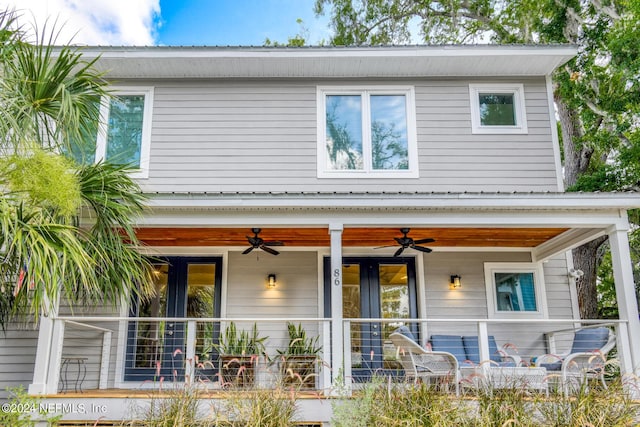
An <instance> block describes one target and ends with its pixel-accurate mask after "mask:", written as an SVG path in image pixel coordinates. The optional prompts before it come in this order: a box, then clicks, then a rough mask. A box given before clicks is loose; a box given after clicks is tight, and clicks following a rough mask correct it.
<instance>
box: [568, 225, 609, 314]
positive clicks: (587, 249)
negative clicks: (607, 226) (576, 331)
mask: <svg viewBox="0 0 640 427" xmlns="http://www.w3.org/2000/svg"><path fill="white" fill-rule="evenodd" d="M606 241H607V237H604V236H603V237H600V238H598V239H596V240H592V241H591V242H589V243H586V244H584V245H582V246H580V247H577V248H575V249H574V250H573V266H574V268H575V269H576V270H582V271H583V272H584V275H583V276H582V277H579V278H578V279H577V280H576V288H577V291H578V305H579V308H580V318H581V319H597V318H599V313H598V291H597V289H596V277H597V274H596V273H597V268H598V262H599V260H598V248H599V247H600V246H602V244H603V243H604V242H606Z"/></svg>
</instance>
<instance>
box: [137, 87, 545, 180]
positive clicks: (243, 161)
mask: <svg viewBox="0 0 640 427" xmlns="http://www.w3.org/2000/svg"><path fill="white" fill-rule="evenodd" d="M492 81H494V82H507V83H509V82H514V81H517V82H523V83H524V87H525V99H526V110H527V111H526V112H527V121H528V128H529V132H528V134H526V135H473V134H471V113H470V100H469V84H470V83H478V82H480V81H471V80H464V79H452V80H437V79H423V80H411V81H401V82H375V83H368V82H364V81H358V82H354V83H353V85H371V86H374V85H375V84H376V83H379V84H382V85H385V84H386V85H393V84H397V85H409V86H413V87H415V94H416V115H417V123H416V126H417V127H416V130H417V136H418V161H419V169H420V178H417V179H362V178H354V179H333V178H331V179H318V178H317V150H318V148H317V126H318V123H317V114H316V89H317V86H319V85H320V86H322V85H336V84H341V83H345V82H334V81H332V82H327V81H304V82H300V81H289V80H283V81H264V82H258V81H207V80H202V81H169V82H167V81H163V82H145V83H144V84H149V85H153V86H154V87H155V92H154V101H155V102H154V108H153V131H152V138H151V139H152V143H151V163H150V173H149V178H148V179H145V180H142V181H141V184H142V185H143V188H144V189H145V190H147V191H152V192H153V191H161V192H163V191H176V192H187V191H192V192H199V191H208V192H212V191H241V192H244V191H371V190H375V191H397V190H398V189H399V188H400V189H402V190H404V191H481V190H482V191H553V190H556V189H557V188H556V185H557V180H556V170H555V159H554V154H553V148H552V141H551V129H550V123H549V114H548V102H547V97H546V88H545V82H544V79H524V80H513V79H504V80H502V79H501V80H492ZM483 82H485V81H483ZM345 84H348V83H345ZM346 87H348V86H346Z"/></svg>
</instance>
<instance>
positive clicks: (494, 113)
mask: <svg viewBox="0 0 640 427" xmlns="http://www.w3.org/2000/svg"><path fill="white" fill-rule="evenodd" d="M469 95H470V99H471V125H472V131H473V133H494V134H498V133H527V120H526V114H525V108H524V88H523V86H522V85H521V84H516V85H513V84H512V85H506V84H505V85H496V84H491V85H489V84H472V85H469Z"/></svg>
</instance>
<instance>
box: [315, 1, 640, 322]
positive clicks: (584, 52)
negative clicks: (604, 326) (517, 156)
mask: <svg viewBox="0 0 640 427" xmlns="http://www.w3.org/2000/svg"><path fill="white" fill-rule="evenodd" d="M315 11H316V13H317V14H325V13H329V14H330V16H331V23H332V26H333V29H334V35H333V38H332V40H331V43H332V44H335V45H362V44H372V45H377V44H406V43H410V42H414V41H416V40H419V41H420V42H426V43H478V42H491V43H500V44H506V43H570V44H575V45H576V46H578V54H577V56H576V57H575V58H574V59H573V60H571V61H570V62H569V63H567V64H565V65H564V66H562V67H560V68H559V69H558V70H557V71H556V73H555V74H554V76H553V78H554V101H555V103H556V106H557V113H558V116H559V119H560V130H561V138H562V148H563V153H562V154H563V162H564V165H563V166H564V173H565V176H564V181H565V186H566V188H567V189H568V190H569V191H614V190H626V189H636V188H637V187H638V182H640V162H639V160H640V134H639V131H638V125H639V124H640V86H639V85H640V49H638V46H639V45H638V40H640V23H639V21H640V1H639V0H591V1H582V0H563V1H557V0H540V1H538V0H513V1H511V0H465V1H461V0H453V1H425V0H316V4H315ZM604 241H605V239H600V240H598V241H594V242H592V243H590V244H589V245H590V246H588V247H585V248H581V249H580V250H579V251H578V250H576V251H575V252H574V259H575V264H576V268H579V269H583V270H585V276H584V277H583V278H582V279H581V280H580V281H579V283H578V290H579V294H580V300H581V315H582V316H583V317H585V318H590V317H595V316H596V315H597V306H596V304H595V302H596V295H597V292H596V275H595V271H596V270H595V261H596V259H598V257H599V255H598V254H599V253H601V252H599V251H598V248H599V246H600V245H601V244H602V243H603V242H604ZM592 264H593V265H592Z"/></svg>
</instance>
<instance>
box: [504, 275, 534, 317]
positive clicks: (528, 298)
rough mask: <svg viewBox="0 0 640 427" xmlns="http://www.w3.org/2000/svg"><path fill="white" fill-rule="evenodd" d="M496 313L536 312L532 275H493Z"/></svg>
mask: <svg viewBox="0 0 640 427" xmlns="http://www.w3.org/2000/svg"><path fill="white" fill-rule="evenodd" d="M495 285H496V299H497V301H496V305H497V308H498V311H537V309H538V308H537V305H536V292H535V284H534V278H533V273H495Z"/></svg>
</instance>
